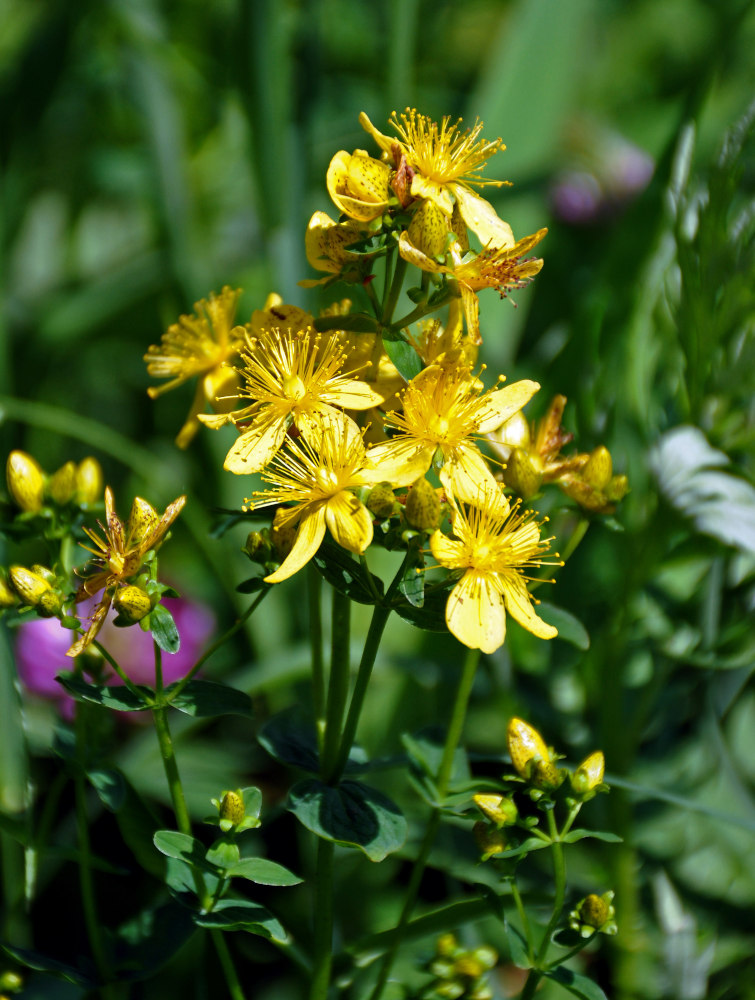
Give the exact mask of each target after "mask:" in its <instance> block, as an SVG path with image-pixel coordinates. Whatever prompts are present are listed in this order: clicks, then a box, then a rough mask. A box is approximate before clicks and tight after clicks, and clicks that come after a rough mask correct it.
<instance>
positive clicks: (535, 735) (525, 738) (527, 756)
mask: <svg viewBox="0 0 755 1000" xmlns="http://www.w3.org/2000/svg"><path fill="white" fill-rule="evenodd" d="M506 740H507V743H508V748H509V753H510V754H511V763H512V764H513V765H514V769H515V770H516V772H517V774H518V775H519V776H520V777H522V778H528V777H529V776H530V771H531V767H530V766H529V765H530V762H531V761H533V760H535V759H539V760H541V761H542V762H543V763H545V764H550V763H551V758H550V754H549V753H548V747H547V746H546V745H545V743H544V742H543V738H542V736H541V735H540V733H539V732H538V731H537V730H536V729H533V728H532V726H530V725H528V724H527V723H526V722H524V721H523V720H522V719H517V718H513V719H511V721H510V722H509V725H508V729H507V731H506Z"/></svg>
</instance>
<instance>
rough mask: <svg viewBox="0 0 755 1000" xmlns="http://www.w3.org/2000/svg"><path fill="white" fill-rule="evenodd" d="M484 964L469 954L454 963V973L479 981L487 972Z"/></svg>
mask: <svg viewBox="0 0 755 1000" xmlns="http://www.w3.org/2000/svg"><path fill="white" fill-rule="evenodd" d="M485 971H486V970H485V968H484V966H483V965H482V962H480V961H478V959H476V958H475V957H474V956H473V955H471V954H469V953H467V954H466V955H462V956H461V958H458V959H457V960H456V961H455V962H454V972H455V973H456V975H457V976H467V977H468V978H469V979H479V978H480V976H481V975H482V974H483V972H485Z"/></svg>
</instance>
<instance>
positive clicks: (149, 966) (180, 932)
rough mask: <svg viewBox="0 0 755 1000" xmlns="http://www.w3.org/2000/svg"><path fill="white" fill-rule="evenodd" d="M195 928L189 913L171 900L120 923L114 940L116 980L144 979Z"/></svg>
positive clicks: (165, 960) (166, 959)
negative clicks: (124, 922)
mask: <svg viewBox="0 0 755 1000" xmlns="http://www.w3.org/2000/svg"><path fill="white" fill-rule="evenodd" d="M195 932H196V927H195V925H194V921H193V920H192V915H191V913H190V912H189V911H188V910H187V909H186V907H184V906H180V905H178V904H177V903H174V902H173V901H170V902H168V903H163V904H162V905H161V906H157V907H150V908H149V909H146V910H143V911H142V912H141V913H139V914H138V915H137V916H136V917H134V918H133V920H129V921H128V923H126V924H123V925H122V926H121V927H120V928H119V929H118V932H117V937H116V941H115V961H116V966H117V968H118V978H119V980H128V981H130V982H135V981H138V980H141V979H147V978H149V977H150V976H153V975H154V974H155V973H156V972H158V971H159V970H160V969H161V968H163V966H165V965H167V963H168V962H169V961H170V960H171V958H172V957H173V956H174V955H175V954H176V952H177V951H178V950H179V949H180V948H181V947H182V946H183V945H184V944H185V943H186V941H187V940H188V939H189V938H190V937H191V935H192V934H194V933H195Z"/></svg>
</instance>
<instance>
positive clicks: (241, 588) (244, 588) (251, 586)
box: [236, 576, 273, 594]
mask: <svg viewBox="0 0 755 1000" xmlns="http://www.w3.org/2000/svg"><path fill="white" fill-rule="evenodd" d="M272 586H273V584H272V583H265V578H264V577H263V576H251V577H249V579H248V580H244V581H243V583H240V584H238V586H237V587H236V590H237V592H238V593H239V594H256V593H257V591H259V590H265V589H266V588H267V587H272Z"/></svg>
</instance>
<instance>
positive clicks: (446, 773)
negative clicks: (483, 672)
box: [369, 649, 480, 1000]
mask: <svg viewBox="0 0 755 1000" xmlns="http://www.w3.org/2000/svg"><path fill="white" fill-rule="evenodd" d="M479 660H480V651H479V649H469V650H467V655H466V656H465V658H464V667H463V669H462V674H461V680H460V681H459V688H458V691H457V692H456V700H455V701H454V707H453V712H452V714H451V722H450V724H449V727H448V732H447V733H446V742H445V745H444V747H443V756H442V758H441V762H440V767H439V769H438V776H437V779H436V787H437V791H438V801H437V803H436V805H435V808H434V809H433V813H432V815H431V817H430V821H429V823H428V825H427V830H426V831H425V836H424V839H423V841H422V846H421V847H420V850H419V854H418V855H417V859H416V861H415V862H414V866H413V868H412V873H411V876H410V878H409V885H408V886H407V889H406V896H405V897H404V905H403V907H402V909H401V915H400V916H399V920H398V924H397V925H396V927H395V929H394V932H393V935H392V938H391V943H390V945H389V947H388V949H387V951H386V953H385V956H384V958H383V964H382V965H381V967H380V972H379V973H378V978H377V981H376V983H375V986H374V988H373V990H372V993H371V994H370V998H369V1000H379V998H380V997H381V996H382V993H383V990H384V988H385V984H386V983H387V982H388V976H389V975H390V972H391V969H392V968H393V963H394V961H395V960H396V955H397V953H398V949H399V947H400V945H401V939H402V937H403V931H404V928H405V927H406V925H407V923H408V922H409V918H410V916H411V914H412V910H413V909H414V904H415V902H416V900H417V895H418V893H419V886H420V882H421V881H422V876H423V874H424V872H425V868H426V866H427V860H428V858H429V857H430V852H431V850H432V847H433V843H434V842H435V835H436V834H437V832H438V827H439V826H440V821H441V818H442V812H441V809H442V804H443V800H444V799H445V797H446V793H447V792H448V785H449V783H450V781H451V773H452V770H453V763H454V754H455V753H456V748H457V746H458V745H459V740H460V739H461V734H462V730H463V728H464V720H465V718H466V714H467V706H468V704H469V696H470V694H471V693H472V685H473V683H474V678H475V672H476V670H477V664H478V663H479Z"/></svg>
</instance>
